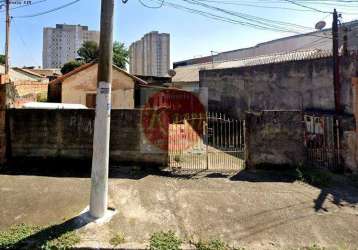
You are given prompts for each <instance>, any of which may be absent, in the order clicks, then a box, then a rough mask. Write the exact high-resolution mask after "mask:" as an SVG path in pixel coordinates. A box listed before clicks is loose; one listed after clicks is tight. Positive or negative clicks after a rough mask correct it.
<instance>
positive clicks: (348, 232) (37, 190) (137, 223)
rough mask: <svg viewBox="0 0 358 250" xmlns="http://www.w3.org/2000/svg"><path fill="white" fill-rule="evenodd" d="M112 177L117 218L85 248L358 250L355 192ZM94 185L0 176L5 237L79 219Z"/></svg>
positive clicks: (204, 178) (238, 180)
mask: <svg viewBox="0 0 358 250" xmlns="http://www.w3.org/2000/svg"><path fill="white" fill-rule="evenodd" d="M111 177H112V178H111V179H110V205H111V206H113V207H115V208H116V209H117V210H118V213H117V214H116V215H115V216H114V218H113V219H112V221H111V222H110V223H108V224H106V225H103V226H101V227H99V228H97V227H96V228H94V227H89V228H87V227H85V228H83V229H81V230H80V232H81V238H82V243H81V245H82V246H109V244H108V242H109V240H110V239H111V237H113V235H114V234H115V233H118V232H121V233H122V234H124V235H125V238H126V241H127V242H131V243H138V244H146V243H147V241H148V239H149V237H150V235H151V234H152V233H153V232H157V231H160V230H169V229H170V230H174V231H175V232H177V233H178V235H180V237H181V238H183V239H186V240H190V239H194V240H197V239H203V240H206V239H214V238H215V239H217V238H220V239H222V240H224V241H226V242H228V243H229V244H231V245H233V246H236V247H239V246H240V247H245V248H246V249H288V248H297V247H303V246H310V245H313V244H318V245H320V246H326V247H334V246H335V247H341V248H343V249H358V227H357V225H358V208H357V202H358V191H357V189H355V188H349V187H341V186H335V187H331V188H327V189H319V188H315V187H312V186H310V185H307V184H304V183H302V182H298V181H294V180H281V179H276V178H274V177H272V176H271V177H269V178H262V176H260V174H258V173H248V172H242V173H239V174H237V175H235V176H231V175H228V176H226V175H220V174H209V173H204V174H201V175H199V176H186V175H179V176H173V175H171V176H165V175H157V174H155V175H154V174H148V175H143V176H139V177H138V178H129V177H128V176H125V175H122V174H116V171H112V173H111ZM89 185H90V180H89V178H88V177H86V178H78V177H46V176H45V177H44V176H42V177H41V176H31V175H0V191H1V193H0V204H1V212H0V229H4V228H6V227H8V226H10V225H12V224H18V223H21V222H26V223H32V224H53V223H59V222H61V221H63V220H64V219H65V218H66V219H69V218H71V217H74V216H76V215H78V213H80V211H82V210H83V209H84V208H85V207H86V205H87V203H88V197H89Z"/></svg>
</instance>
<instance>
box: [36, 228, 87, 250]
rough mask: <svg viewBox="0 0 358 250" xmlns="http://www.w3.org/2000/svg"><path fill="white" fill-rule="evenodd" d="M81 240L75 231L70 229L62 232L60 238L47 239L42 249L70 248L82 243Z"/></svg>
mask: <svg viewBox="0 0 358 250" xmlns="http://www.w3.org/2000/svg"><path fill="white" fill-rule="evenodd" d="M80 241H81V239H80V237H79V236H78V235H77V234H76V232H75V231H69V232H66V233H64V234H62V235H61V236H59V237H58V238H54V239H51V240H48V241H46V243H45V244H44V245H43V246H42V249H46V250H52V249H70V248H72V247H73V246H75V245H76V244H78V243H80Z"/></svg>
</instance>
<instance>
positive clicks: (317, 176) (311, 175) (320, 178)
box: [296, 167, 332, 187]
mask: <svg viewBox="0 0 358 250" xmlns="http://www.w3.org/2000/svg"><path fill="white" fill-rule="evenodd" d="M296 172H297V179H298V180H300V181H303V182H306V183H308V184H310V185H313V186H318V187H328V186H330V185H331V184H332V174H331V173H330V172H329V171H328V170H322V169H318V168H314V167H310V168H309V167H297V169H296Z"/></svg>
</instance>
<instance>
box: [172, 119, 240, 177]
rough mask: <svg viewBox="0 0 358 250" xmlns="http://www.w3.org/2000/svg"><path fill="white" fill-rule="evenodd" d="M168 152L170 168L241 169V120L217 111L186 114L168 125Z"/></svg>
mask: <svg viewBox="0 0 358 250" xmlns="http://www.w3.org/2000/svg"><path fill="white" fill-rule="evenodd" d="M193 122H194V123H195V125H196V126H193ZM193 127H194V128H193ZM195 127H196V129H195ZM198 128H199V129H198ZM200 128H202V129H200ZM168 152H169V164H168V165H169V167H170V168H171V169H174V170H211V171H238V170H241V169H243V168H244V166H245V156H244V154H245V124H244V121H241V120H237V119H232V118H230V117H228V116H226V115H225V114H219V113H207V114H205V116H204V115H202V116H198V115H188V116H187V118H186V119H185V120H184V121H181V122H177V123H174V124H170V125H169V151H168Z"/></svg>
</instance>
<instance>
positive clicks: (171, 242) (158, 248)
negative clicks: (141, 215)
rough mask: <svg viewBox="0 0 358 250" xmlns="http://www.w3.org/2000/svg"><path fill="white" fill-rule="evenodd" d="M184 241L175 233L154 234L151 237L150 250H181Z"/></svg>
mask: <svg viewBox="0 0 358 250" xmlns="http://www.w3.org/2000/svg"><path fill="white" fill-rule="evenodd" d="M181 244H182V240H181V239H180V238H179V237H177V236H176V235H175V233H174V232H173V231H168V232H158V233H154V234H153V235H152V236H151V237H150V245H149V249H150V250H179V249H180V246H181Z"/></svg>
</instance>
